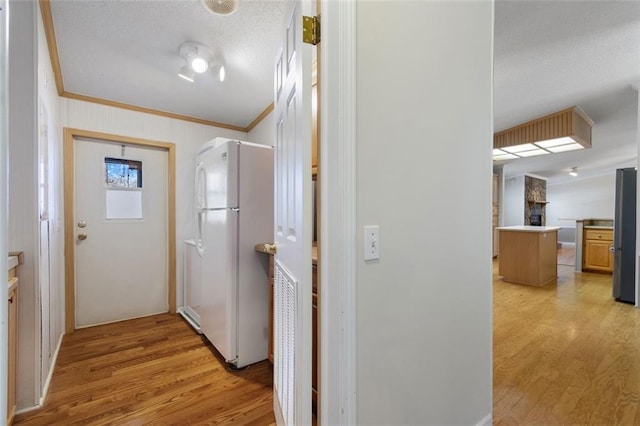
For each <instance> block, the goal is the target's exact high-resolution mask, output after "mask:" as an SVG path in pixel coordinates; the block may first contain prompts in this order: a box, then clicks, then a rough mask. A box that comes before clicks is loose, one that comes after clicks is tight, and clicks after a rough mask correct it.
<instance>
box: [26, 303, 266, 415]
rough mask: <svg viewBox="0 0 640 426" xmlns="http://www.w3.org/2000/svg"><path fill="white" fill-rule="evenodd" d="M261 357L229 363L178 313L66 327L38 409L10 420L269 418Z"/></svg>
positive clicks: (264, 369) (264, 365) (264, 366)
mask: <svg viewBox="0 0 640 426" xmlns="http://www.w3.org/2000/svg"><path fill="white" fill-rule="evenodd" d="M272 375H273V369H272V367H271V365H270V364H269V362H268V361H264V362H261V363H258V364H254V365H251V366H248V367H247V368H245V369H243V370H240V371H235V370H231V369H230V368H229V367H228V366H227V365H226V363H224V362H223V360H222V359H221V357H220V355H219V354H218V353H217V352H216V351H215V350H214V349H213V347H212V346H211V345H210V344H206V341H204V339H203V338H202V337H201V336H200V335H198V334H197V333H195V332H194V331H193V330H192V329H191V328H190V327H189V325H187V323H186V322H184V321H183V320H182V319H181V318H180V317H178V316H176V315H170V314H162V315H154V316H150V317H145V318H139V319H135V320H129V321H123V322H119V323H114V324H107V325H102V326H97V327H91V328H86V329H81V330H78V331H76V332H75V333H72V334H70V335H66V336H65V338H64V341H63V343H62V347H61V349H60V354H59V356H58V362H57V365H56V368H55V372H54V375H53V379H52V381H51V388H50V391H49V396H48V398H47V401H46V403H45V406H44V408H43V409H40V410H36V411H32V412H28V413H24V414H21V415H19V416H17V417H16V420H15V422H14V424H16V425H50V424H83V425H85V424H136V425H139V424H140V425H141V424H180V425H188V424H194V423H205V424H220V425H231V424H233V425H270V424H273V423H274V422H275V418H274V415H273V395H272V394H273V393H272Z"/></svg>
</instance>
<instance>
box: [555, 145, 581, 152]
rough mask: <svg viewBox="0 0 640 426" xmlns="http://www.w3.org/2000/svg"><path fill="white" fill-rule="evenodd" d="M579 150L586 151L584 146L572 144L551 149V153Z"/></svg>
mask: <svg viewBox="0 0 640 426" xmlns="http://www.w3.org/2000/svg"><path fill="white" fill-rule="evenodd" d="M578 149H584V147H583V146H582V145H580V144H579V143H572V144H569V145H560V146H553V147H551V148H549V151H551V152H553V153H556V152H566V151H575V150H578Z"/></svg>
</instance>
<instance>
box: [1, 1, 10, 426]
mask: <svg viewBox="0 0 640 426" xmlns="http://www.w3.org/2000/svg"><path fill="white" fill-rule="evenodd" d="M7 4H8V2H7V0H0V22H1V24H0V28H2V30H1V31H0V253H6V252H8V251H9V250H8V248H7V245H8V237H7V234H8V230H9V219H8V213H9V212H8V210H9V206H8V202H9V200H8V198H9V191H8V190H9V179H8V173H9V172H8V170H9V132H8V126H9V122H8V119H7V118H8V117H7V108H8V106H9V97H8V82H9V80H8V79H7V74H8V69H9V67H8V60H7V59H8V52H9V37H8V35H9V34H8V31H7V30H6V28H8V27H9V12H8V9H7ZM0 276H1V277H6V276H7V259H6V258H5V257H4V256H0ZM8 297H9V295H8V289H7V287H6V286H0V300H7V299H8ZM7 322H8V306H7V304H6V303H0V377H7V353H8V351H7V345H8V326H7ZM7 385H8V383H7V381H6V380H2V381H0V401H6V400H7ZM6 418H7V404H4V403H3V404H0V419H6Z"/></svg>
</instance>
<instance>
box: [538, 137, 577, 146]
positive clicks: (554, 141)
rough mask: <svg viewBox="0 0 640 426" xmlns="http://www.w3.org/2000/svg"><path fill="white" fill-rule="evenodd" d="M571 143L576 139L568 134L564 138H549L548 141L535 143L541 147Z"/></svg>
mask: <svg viewBox="0 0 640 426" xmlns="http://www.w3.org/2000/svg"><path fill="white" fill-rule="evenodd" d="M570 143H576V141H574V140H573V138H570V137H569V136H566V137H564V138H558V139H549V140H546V141H540V142H536V143H535V144H536V145H538V146H539V147H541V148H551V147H552V146H559V145H568V144H570Z"/></svg>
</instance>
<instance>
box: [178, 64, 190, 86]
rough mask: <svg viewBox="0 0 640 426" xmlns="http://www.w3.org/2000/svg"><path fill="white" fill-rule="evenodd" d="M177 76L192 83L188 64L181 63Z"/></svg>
mask: <svg viewBox="0 0 640 426" xmlns="http://www.w3.org/2000/svg"><path fill="white" fill-rule="evenodd" d="M178 77H180V78H183V79H185V80H187V81H188V82H189V83H193V77H194V75H193V70H192V69H191V67H189V66H188V65H183V66H182V68H180V71H179V72H178Z"/></svg>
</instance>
